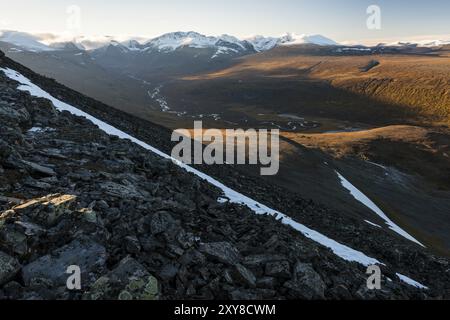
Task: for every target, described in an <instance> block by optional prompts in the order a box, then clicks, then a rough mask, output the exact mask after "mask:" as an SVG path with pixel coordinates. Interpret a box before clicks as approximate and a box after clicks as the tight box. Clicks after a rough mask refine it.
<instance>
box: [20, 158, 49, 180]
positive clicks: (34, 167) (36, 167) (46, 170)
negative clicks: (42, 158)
mask: <svg viewBox="0 0 450 320" xmlns="http://www.w3.org/2000/svg"><path fill="white" fill-rule="evenodd" d="M22 163H23V164H24V165H25V166H26V168H27V169H28V170H30V171H33V172H37V173H41V174H44V175H48V176H56V172H55V171H54V170H53V169H52V168H49V167H45V166H42V165H40V164H37V163H34V162H30V161H25V160H22Z"/></svg>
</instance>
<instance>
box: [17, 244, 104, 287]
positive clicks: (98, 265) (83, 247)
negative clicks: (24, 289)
mask: <svg viewBox="0 0 450 320" xmlns="http://www.w3.org/2000/svg"><path fill="white" fill-rule="evenodd" d="M105 261H106V249H105V248H104V247H103V246H101V245H99V244H97V243H96V242H93V241H92V240H90V239H81V240H74V241H72V242H71V243H69V244H68V245H66V246H64V247H62V248H59V249H57V250H55V251H54V252H52V254H49V255H46V256H43V257H41V258H39V259H37V260H35V261H33V262H31V263H30V264H28V265H26V266H25V267H23V269H22V276H23V279H24V282H25V283H26V284H29V283H30V281H31V280H32V279H33V278H44V279H48V280H50V281H52V282H53V283H54V284H56V285H60V286H63V285H66V281H67V278H68V276H69V275H68V274H66V271H67V268H68V267H69V266H71V265H77V266H79V267H80V269H81V274H82V286H83V284H84V285H86V284H88V283H89V282H90V278H89V273H91V272H93V271H96V272H99V271H101V270H102V269H103V268H104V267H105Z"/></svg>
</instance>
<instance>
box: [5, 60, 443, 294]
mask: <svg viewBox="0 0 450 320" xmlns="http://www.w3.org/2000/svg"><path fill="white" fill-rule="evenodd" d="M0 59H1V57H0ZM4 64H5V62H2V61H0V67H3V65H4ZM6 64H7V65H8V66H10V64H11V62H10V61H7V63H6ZM18 71H19V70H18ZM27 76H29V75H28V74H27ZM16 88H17V83H15V82H14V81H11V80H9V79H8V78H6V77H5V76H4V74H3V72H0V215H1V216H0V298H2V299H56V298H58V299H60V298H61V299H180V298H188V299H316V298H321V299H323V298H327V299H352V298H354V299H390V298H394V299H426V298H445V297H448V296H446V294H447V295H448V292H447V293H446V292H445V291H443V290H442V287H443V284H442V282H445V281H447V280H448V269H449V268H450V267H449V263H448V261H447V260H445V259H437V258H436V259H432V258H428V256H426V257H423V255H422V256H421V257H420V260H419V261H421V262H422V261H425V263H429V264H432V265H433V266H435V269H436V270H443V274H442V276H441V277H439V276H437V278H436V282H435V283H426V285H428V286H430V290H418V289H415V288H414V287H412V286H409V285H406V284H404V283H402V282H400V280H399V279H398V278H397V277H396V275H395V272H403V271H404V270H397V269H394V268H393V267H392V266H390V265H388V266H386V267H383V268H382V269H383V274H384V276H383V281H382V290H376V291H369V290H368V289H367V287H366V279H367V275H365V271H366V268H365V267H363V266H362V265H360V264H357V263H349V262H346V261H344V260H342V259H340V258H339V257H337V256H336V255H334V254H333V253H332V252H331V251H330V250H328V249H326V248H324V247H322V246H320V245H318V244H317V243H315V242H313V241H311V240H309V239H307V238H305V237H304V236H302V235H301V234H299V233H298V232H297V231H295V230H293V229H291V228H289V227H287V226H284V225H282V224H281V223H280V222H279V221H277V220H276V219H275V218H273V217H271V216H256V215H255V214H253V212H252V211H250V210H249V209H248V208H246V207H242V206H238V205H232V204H229V203H218V202H217V199H218V197H220V195H221V193H220V190H217V189H216V188H215V187H213V186H211V185H210V184H208V183H206V182H205V181H201V180H200V179H199V178H197V177H196V176H193V175H191V174H189V173H187V172H185V171H184V170H182V169H180V168H178V167H177V166H175V165H174V164H173V163H172V162H170V161H167V160H164V159H161V158H159V157H157V156H156V155H154V154H152V153H150V152H149V151H146V150H144V149H142V148H141V147H139V146H137V145H135V144H133V143H131V142H130V141H126V140H120V139H118V138H117V137H112V136H109V135H107V134H105V133H104V132H103V131H101V130H100V129H98V128H97V127H96V126H94V125H93V124H92V123H91V122H89V121H87V120H86V119H84V118H80V117H76V116H73V115H71V114H69V113H67V112H62V113H60V112H58V111H56V110H55V109H54V107H53V106H52V104H51V103H50V102H49V101H47V100H44V99H38V98H34V97H31V96H30V95H29V94H27V93H24V92H21V91H18V90H17V89H16ZM69 92H70V91H69ZM31 128H34V129H33V130H31V131H30V129H31ZM36 128H40V129H36ZM152 130H155V129H154V128H153V129H152ZM149 142H150V143H152V141H149ZM155 142H156V141H155ZM156 144H157V143H156ZM310 206H311V208H312V210H313V209H314V204H310ZM318 210H319V208H318ZM355 248H356V247H355ZM356 249H358V248H356ZM386 250H388V249H386ZM399 254H401V253H399ZM417 255H418V256H419V255H420V254H419V253H418V254H417ZM70 265H78V266H80V268H81V271H82V289H81V290H79V291H69V290H67V288H66V280H67V277H68V276H69V275H68V274H66V269H67V267H68V266H70ZM445 272H447V274H445ZM387 277H389V278H390V279H391V280H392V281H388V280H387ZM444 284H445V283H444ZM444 287H445V286H444Z"/></svg>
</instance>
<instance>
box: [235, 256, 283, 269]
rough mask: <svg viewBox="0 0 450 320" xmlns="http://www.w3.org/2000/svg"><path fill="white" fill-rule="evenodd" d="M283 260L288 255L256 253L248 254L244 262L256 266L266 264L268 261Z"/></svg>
mask: <svg viewBox="0 0 450 320" xmlns="http://www.w3.org/2000/svg"><path fill="white" fill-rule="evenodd" d="M283 260H286V257H285V256H282V255H279V254H254V255H249V256H246V257H245V258H244V260H243V262H242V263H243V264H244V265H246V266H251V267H256V266H261V265H265V264H266V263H268V262H277V261H283Z"/></svg>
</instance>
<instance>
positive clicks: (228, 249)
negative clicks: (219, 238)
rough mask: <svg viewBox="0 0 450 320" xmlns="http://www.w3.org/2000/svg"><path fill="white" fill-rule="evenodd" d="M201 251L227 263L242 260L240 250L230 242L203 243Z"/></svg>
mask: <svg viewBox="0 0 450 320" xmlns="http://www.w3.org/2000/svg"><path fill="white" fill-rule="evenodd" d="M199 251H200V252H202V253H203V254H205V255H206V256H207V257H209V258H210V259H212V260H215V261H218V262H221V263H224V264H227V265H235V264H237V263H239V262H240V260H241V257H240V254H239V251H238V250H237V249H236V248H235V247H234V246H233V245H232V244H230V243H229V242H214V243H202V244H200V247H199Z"/></svg>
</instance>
